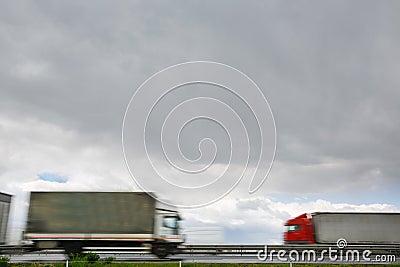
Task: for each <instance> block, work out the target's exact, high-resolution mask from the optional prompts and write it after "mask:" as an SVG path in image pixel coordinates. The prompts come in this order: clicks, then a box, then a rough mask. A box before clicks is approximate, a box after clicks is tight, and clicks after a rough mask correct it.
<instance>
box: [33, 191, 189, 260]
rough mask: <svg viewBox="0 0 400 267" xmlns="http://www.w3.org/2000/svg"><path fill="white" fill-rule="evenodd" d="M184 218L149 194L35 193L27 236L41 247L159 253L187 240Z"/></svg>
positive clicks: (159, 254) (174, 248)
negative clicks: (181, 225)
mask: <svg viewBox="0 0 400 267" xmlns="http://www.w3.org/2000/svg"><path fill="white" fill-rule="evenodd" d="M179 220H180V216H179V213H178V211H177V210H176V209H174V208H172V207H161V204H160V203H158V201H156V199H155V197H154V195H153V194H151V193H145V192H31V194H30V205H29V212H28V221H27V228H26V232H25V239H27V240H30V241H32V242H33V243H34V245H35V248H36V249H38V250H40V249H52V248H64V249H65V251H66V253H68V254H70V253H79V252H81V251H82V248H83V247H104V246H114V247H124V246H129V247H132V246H151V248H152V252H153V253H154V254H156V255H157V256H159V257H166V256H167V255H168V254H171V253H174V251H175V250H176V248H177V246H178V245H179V244H181V243H182V242H183V239H182V235H181V231H180V229H179Z"/></svg>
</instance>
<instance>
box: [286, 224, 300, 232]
mask: <svg viewBox="0 0 400 267" xmlns="http://www.w3.org/2000/svg"><path fill="white" fill-rule="evenodd" d="M285 228H286V229H285V231H286V232H295V231H300V230H301V226H300V225H298V224H294V225H286V226H285Z"/></svg>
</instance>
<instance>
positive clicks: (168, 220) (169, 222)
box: [163, 217, 179, 229]
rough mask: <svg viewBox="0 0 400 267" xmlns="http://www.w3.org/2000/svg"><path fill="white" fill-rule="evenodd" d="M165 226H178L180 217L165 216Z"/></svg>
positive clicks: (174, 227) (173, 227)
mask: <svg viewBox="0 0 400 267" xmlns="http://www.w3.org/2000/svg"><path fill="white" fill-rule="evenodd" d="M163 226H164V227H167V228H172V229H177V228H178V226H179V225H178V217H164V220H163Z"/></svg>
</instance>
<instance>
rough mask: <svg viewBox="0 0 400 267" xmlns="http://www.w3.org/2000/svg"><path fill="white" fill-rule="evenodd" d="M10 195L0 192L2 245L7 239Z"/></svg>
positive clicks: (0, 237)
mask: <svg viewBox="0 0 400 267" xmlns="http://www.w3.org/2000/svg"><path fill="white" fill-rule="evenodd" d="M11 198H12V196H11V195H9V194H6V193H0V244H1V245H3V244H5V243H6V240H7V226H8V216H9V214H10V205H11Z"/></svg>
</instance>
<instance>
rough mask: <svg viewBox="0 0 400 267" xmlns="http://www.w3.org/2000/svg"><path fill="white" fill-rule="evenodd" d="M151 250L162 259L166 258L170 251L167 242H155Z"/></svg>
mask: <svg viewBox="0 0 400 267" xmlns="http://www.w3.org/2000/svg"><path fill="white" fill-rule="evenodd" d="M151 252H152V253H153V254H154V255H156V256H157V257H158V258H160V259H164V258H166V257H167V256H168V255H169V253H170V251H169V247H168V245H167V244H153V246H152V247H151Z"/></svg>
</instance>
